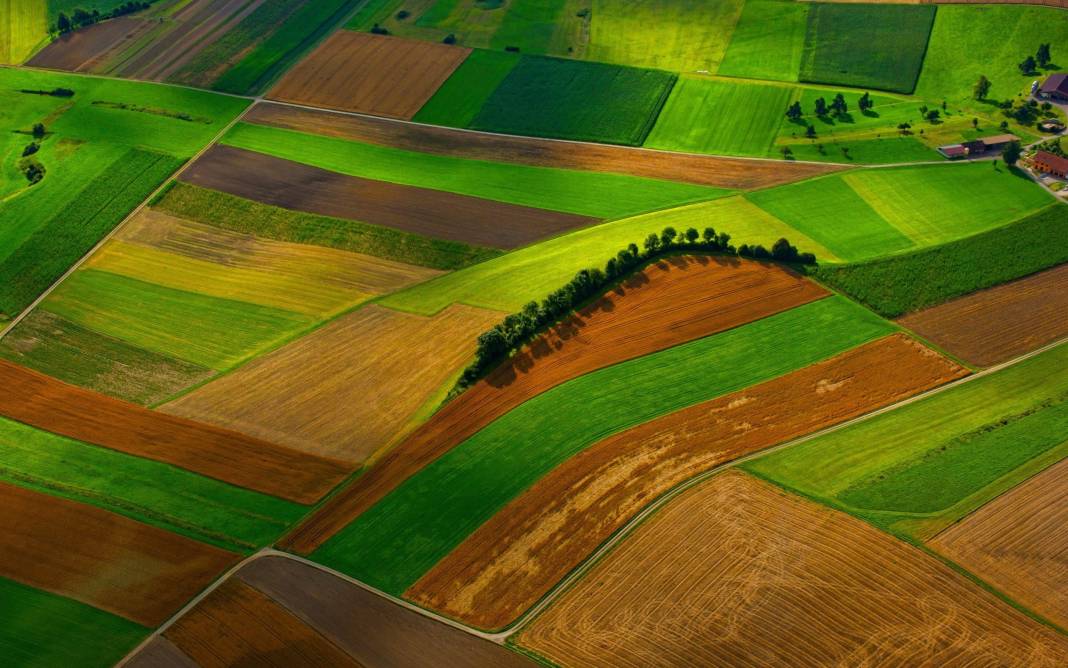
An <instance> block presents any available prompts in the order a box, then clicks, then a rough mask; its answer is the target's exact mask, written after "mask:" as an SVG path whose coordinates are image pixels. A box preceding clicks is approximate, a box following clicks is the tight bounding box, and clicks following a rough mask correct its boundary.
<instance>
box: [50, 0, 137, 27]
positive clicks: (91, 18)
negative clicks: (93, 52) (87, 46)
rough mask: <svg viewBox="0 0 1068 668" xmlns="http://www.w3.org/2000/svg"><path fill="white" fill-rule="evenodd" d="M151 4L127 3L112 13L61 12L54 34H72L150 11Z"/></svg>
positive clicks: (76, 10)
mask: <svg viewBox="0 0 1068 668" xmlns="http://www.w3.org/2000/svg"><path fill="white" fill-rule="evenodd" d="M151 4H152V3H151V2H127V3H124V4H122V5H119V6H118V7H116V8H115V9H112V10H111V11H110V12H101V11H100V10H99V9H94V10H92V11H86V10H84V9H81V8H77V9H75V10H74V11H73V12H71V15H70V16H67V15H66V14H65V13H63V12H60V13H59V16H57V17H56V25H55V27H54V28H53V32H58V33H59V34H61V35H62V34H64V33H68V32H71V31H72V30H77V29H78V28H84V27H85V26H91V25H93V24H94V23H99V22H100V21H104V20H107V19H114V18H118V17H120V16H126V15H127V14H133V13H134V12H139V11H141V10H142V9H148V8H149V7H150V6H151Z"/></svg>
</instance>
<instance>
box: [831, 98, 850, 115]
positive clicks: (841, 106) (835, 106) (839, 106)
mask: <svg viewBox="0 0 1068 668" xmlns="http://www.w3.org/2000/svg"><path fill="white" fill-rule="evenodd" d="M831 110H832V111H834V114H835V116H845V113H846V111H848V110H849V107H848V105H847V104H846V100H845V95H842V94H841V93H838V94H837V95H835V96H834V100H832V101H831Z"/></svg>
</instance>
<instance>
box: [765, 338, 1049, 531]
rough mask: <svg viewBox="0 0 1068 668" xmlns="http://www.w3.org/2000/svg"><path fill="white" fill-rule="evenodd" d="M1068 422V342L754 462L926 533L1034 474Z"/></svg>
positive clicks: (888, 522) (885, 522)
mask: <svg viewBox="0 0 1068 668" xmlns="http://www.w3.org/2000/svg"><path fill="white" fill-rule="evenodd" d="M1066 430H1068V346H1060V347H1059V348H1055V349H1053V350H1050V351H1048V352H1045V353H1043V354H1041V355H1039V356H1036V357H1034V358H1032V359H1029V360H1027V361H1025V362H1022V363H1020V364H1017V365H1014V366H1012V367H1010V368H1008V369H1005V370H1002V371H999V372H997V373H995V374H992V375H989V376H986V377H983V378H979V379H977V380H974V381H971V382H967V383H964V384H963V385H961V386H959V387H955V388H953V389H951V390H949V391H946V392H943V393H940V394H937V395H935V396H933V397H930V398H927V399H924V400H922V401H919V402H916V403H913V404H910V405H908V406H905V407H903V408H899V409H897V410H894V411H892V412H889V413H885V414H883V415H880V416H878V417H876V418H873V419H871V420H868V421H865V422H862V423H859V424H856V425H853V426H850V427H847V428H845V429H842V430H839V431H836V432H833V433H831V434H828V435H825V436H822V437H820V438H817V439H814V440H811V441H809V442H807V443H803V444H801V445H798V446H796V447H793V448H790V449H789V450H784V451H781V452H778V453H774V454H771V455H768V456H767V457H764V458H761V459H758V460H755V461H753V462H750V463H748V464H745V467H746V468H747V469H749V470H751V471H752V472H754V473H756V474H758V475H760V476H762V477H765V478H768V479H770V480H773V481H776V482H778V483H780V484H782V485H785V486H787V487H790V488H793V489H796V490H798V491H800V492H802V493H803V494H806V495H809V496H814V497H817V498H820V499H824V500H828V501H830V502H831V503H833V504H835V505H838V506H841V507H843V508H845V509H846V510H848V511H849V512H852V513H854V514H856V515H859V516H860V517H863V518H865V519H867V520H869V521H871V522H873V523H874V524H877V525H879V526H883V527H885V528H888V529H890V530H892V531H895V532H897V533H901V534H904V535H906V536H912V537H917V538H924V537H929V536H930V535H932V534H933V533H934V532H936V531H937V530H938V529H940V528H943V527H945V526H946V525H948V524H949V523H951V522H952V521H954V520H956V519H958V518H960V517H963V516H964V515H966V514H967V513H968V512H971V511H972V510H974V509H975V508H977V507H978V506H979V505H981V504H982V503H984V502H985V501H988V500H989V499H991V498H993V497H994V496H996V495H997V494H999V493H1001V492H1003V491H1005V490H1006V489H1007V488H1009V487H1011V486H1012V484H1014V483H1018V482H1020V480H1021V479H1022V478H1025V477H1027V476H1028V475H1030V474H1033V473H1034V472H1035V470H1034V469H1035V466H1033V465H1032V466H1029V463H1031V462H1035V463H1036V464H1038V465H1039V466H1041V465H1045V464H1049V463H1052V462H1053V461H1056V459H1058V458H1060V457H1063V456H1065V455H1066V454H1068V447H1059V446H1062V444H1065V442H1066V441H1065V434H1066V433H1068V431H1066ZM1056 448H1059V449H1058V450H1056V451H1055V450H1054V449H1056ZM1051 460H1052V461H1051Z"/></svg>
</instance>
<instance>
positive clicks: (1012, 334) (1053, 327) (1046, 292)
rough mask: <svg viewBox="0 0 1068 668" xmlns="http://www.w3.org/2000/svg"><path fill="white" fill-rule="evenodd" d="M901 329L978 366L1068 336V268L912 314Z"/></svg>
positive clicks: (987, 364)
mask: <svg viewBox="0 0 1068 668" xmlns="http://www.w3.org/2000/svg"><path fill="white" fill-rule="evenodd" d="M898 322H899V323H900V324H901V325H903V326H905V327H908V328H909V329H911V330H913V331H915V332H917V333H919V334H920V335H922V336H924V337H926V338H927V339H930V340H931V341H933V342H935V343H937V344H938V345H939V346H941V347H943V348H945V349H946V350H948V351H949V352H951V353H953V354H954V355H956V356H957V357H960V358H961V359H963V360H964V361H966V362H968V363H970V364H974V365H976V366H991V365H993V364H997V363H999V362H1004V361H1006V360H1009V359H1012V358H1014V357H1017V356H1019V355H1023V354H1024V353H1027V352H1030V351H1032V350H1035V349H1036V348H1040V347H1042V346H1043V345H1045V344H1047V343H1051V342H1053V341H1056V340H1057V339H1060V338H1063V337H1064V336H1066V335H1068V264H1064V265H1061V266H1059V267H1055V268H1053V269H1049V270H1047V271H1043V272H1041V273H1038V274H1035V275H1033V276H1028V277H1027V278H1021V279H1019V280H1017V281H1012V282H1011V283H1006V284H1004V285H999V286H998V287H995V288H990V289H989V290H982V291H980V292H976V293H973V294H970V295H967V296H965V297H961V298H960V299H955V300H953V301H951V302H947V303H945V304H942V305H941V306H935V307H933V308H929V309H926V310H924V311H920V312H919V313H914V314H912V315H907V316H905V317H904V318H901V319H900V320H899V321H898Z"/></svg>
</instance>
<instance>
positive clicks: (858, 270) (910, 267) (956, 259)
mask: <svg viewBox="0 0 1068 668" xmlns="http://www.w3.org/2000/svg"><path fill="white" fill-rule="evenodd" d="M1065 229H1068V206H1065V205H1063V204H1053V205H1050V206H1049V207H1047V208H1045V209H1042V210H1041V211H1039V212H1037V213H1034V214H1032V215H1030V216H1028V217H1026V218H1024V219H1022V220H1020V221H1018V222H1014V223H1012V224H1010V225H1005V226H1004V227H998V228H994V229H992V230H990V231H988V232H984V233H981V234H976V235H973V236H970V237H965V238H963V239H959V240H957V241H952V242H949V243H946V244H942V245H940V246H935V247H933V248H925V249H922V250H919V251H915V252H911V253H905V254H902V255H895V256H893V257H889V258H885V259H881V260H873V261H871V262H862V263H859V264H852V265H841V266H827V265H824V266H821V267H820V269H819V277H820V280H822V281H824V282H826V283H828V284H830V285H831V286H832V287H834V288H835V289H836V290H840V291H842V292H844V293H846V294H848V295H850V296H851V297H853V298H854V299H856V300H858V301H860V302H861V303H863V304H866V305H867V306H869V307H870V308H872V309H874V310H875V311H877V312H878V313H881V314H882V315H884V316H886V317H888V318H896V317H897V316H899V315H903V314H905V313H909V312H911V311H916V310H919V309H921V308H926V307H928V306H934V305H935V304H940V303H942V302H944V301H947V300H949V299H952V298H954V297H959V296H960V295H964V294H967V293H969V292H974V291H976V290H981V289H983V288H988V287H991V286H993V285H997V284H999V283H1004V282H1006V281H1011V280H1013V279H1015V278H1020V277H1022V276H1027V275H1029V274H1033V273H1035V272H1037V271H1041V270H1043V269H1046V268H1048V267H1052V266H1055V265H1058V264H1060V263H1062V262H1068V244H1065V243H1064V230H1065Z"/></svg>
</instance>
